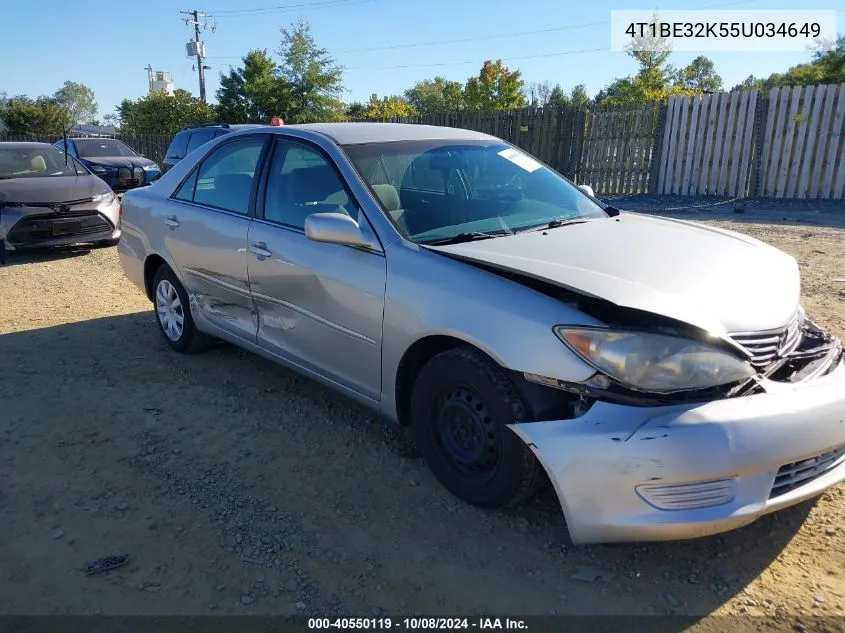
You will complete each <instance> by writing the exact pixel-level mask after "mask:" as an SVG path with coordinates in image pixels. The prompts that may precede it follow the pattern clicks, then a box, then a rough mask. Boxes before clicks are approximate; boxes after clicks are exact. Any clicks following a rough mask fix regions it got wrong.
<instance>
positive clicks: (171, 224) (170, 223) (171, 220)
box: [164, 215, 179, 229]
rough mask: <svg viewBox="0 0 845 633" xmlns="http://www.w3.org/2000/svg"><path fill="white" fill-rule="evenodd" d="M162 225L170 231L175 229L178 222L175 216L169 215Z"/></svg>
mask: <svg viewBox="0 0 845 633" xmlns="http://www.w3.org/2000/svg"><path fill="white" fill-rule="evenodd" d="M164 223H165V224H166V225H167V226H169V227H170V228H171V229H175V228H176V227H177V226H179V220H177V219H176V216H175V215H169V216H167V217H166V218H164Z"/></svg>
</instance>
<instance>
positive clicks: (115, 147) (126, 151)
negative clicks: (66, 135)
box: [73, 138, 138, 158]
mask: <svg viewBox="0 0 845 633" xmlns="http://www.w3.org/2000/svg"><path fill="white" fill-rule="evenodd" d="M73 142H74V143H76V151H77V152H78V153H79V155H80V156H82V158H99V157H107V156H137V155H138V154H136V153H135V152H134V151H132V149H131V148H130V147H129V146H128V145H125V144H124V143H121V142H120V141H117V140H115V139H109V138H77V139H73Z"/></svg>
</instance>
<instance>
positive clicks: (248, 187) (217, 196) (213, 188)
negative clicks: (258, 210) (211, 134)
mask: <svg viewBox="0 0 845 633" xmlns="http://www.w3.org/2000/svg"><path fill="white" fill-rule="evenodd" d="M263 146H264V138H261V137H252V138H245V139H243V140H236V141H233V142H231V143H225V144H224V145H221V146H220V147H217V148H216V149H215V150H214V151H212V152H211V153H210V154H209V155H208V156H206V157H205V159H204V160H203V162H202V164H200V166H199V168H198V169H196V170H195V172H194V174H192V175H191V177H190V178H188V180H186V181H185V183H184V184H183V185H182V187H180V189H179V191H178V192H177V193H176V196H175V197H176V198H177V199H178V200H185V201H193V202H195V203H197V204H203V205H206V206H209V207H216V208H218V209H225V210H226V211H233V212H235V213H241V214H243V215H246V214H247V213H248V212H249V199H250V195H251V193H252V183H253V180H254V179H255V171H256V168H257V167H258V160H259V158H260V156H261V148H262V147H263Z"/></svg>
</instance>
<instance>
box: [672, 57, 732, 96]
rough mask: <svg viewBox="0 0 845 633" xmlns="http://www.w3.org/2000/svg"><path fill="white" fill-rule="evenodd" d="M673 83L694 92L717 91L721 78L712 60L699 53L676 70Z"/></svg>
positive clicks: (719, 87)
mask: <svg viewBox="0 0 845 633" xmlns="http://www.w3.org/2000/svg"><path fill="white" fill-rule="evenodd" d="M675 85H677V86H680V87H681V88H684V89H686V90H694V91H695V92H719V91H721V90H722V78H721V77H720V76H719V75H718V73H716V69H715V66H714V64H713V60H712V59H710V58H709V57H705V56H704V55H699V56H698V57H696V58H695V59H694V60H692V61H691V62H690V63H689V64H688V65H686V66H684V67H683V68H681V69H680V70H679V71H678V73H677V75H676V77H675Z"/></svg>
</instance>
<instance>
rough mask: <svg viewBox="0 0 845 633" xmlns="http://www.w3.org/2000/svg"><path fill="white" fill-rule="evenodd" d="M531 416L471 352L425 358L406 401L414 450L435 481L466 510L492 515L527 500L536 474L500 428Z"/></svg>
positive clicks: (519, 445)
mask: <svg viewBox="0 0 845 633" xmlns="http://www.w3.org/2000/svg"><path fill="white" fill-rule="evenodd" d="M529 419H530V414H529V412H528V408H527V406H526V405H525V403H524V401H523V400H522V398H521V397H520V395H519V393H518V392H517V390H516V387H515V386H514V384H513V383H512V382H511V381H510V379H509V378H508V376H507V375H506V374H505V372H504V371H503V370H502V368H501V367H499V366H498V365H497V364H496V363H494V362H493V361H491V360H490V359H489V358H488V357H487V356H485V355H484V354H482V353H481V352H480V351H479V350H477V349H475V348H473V347H468V346H467V347H458V348H454V349H451V350H448V351H446V352H443V353H441V354H438V355H437V356H435V357H434V358H432V359H431V360H430V361H429V362H428V363H427V364H426V365H425V366H424V367H423V368H422V370H421V371H420V373H419V375H418V376H417V380H416V382H415V383H414V387H413V393H412V395H411V424H412V427H413V430H414V436H415V438H416V442H417V447H418V448H419V450H420V453H422V455H423V457H424V458H425V460H426V462H427V463H428V466H429V468H431V470H432V472H433V473H434V475H435V477H437V479H438V481H440V483H441V484H443V486H444V487H446V489H447V490H449V491H450V492H451V493H452V494H454V495H455V496H456V497H459V498H460V499H463V500H464V501H466V502H468V503H471V504H473V505H477V506H482V507H488V508H496V507H501V506H505V505H513V504H516V503H518V502H520V501H523V500H525V499H527V498H528V497H530V496H531V495H533V494H534V493H535V492H536V491H537V489H538V487H539V485H540V484H541V483H542V481H543V479H542V467H541V466H540V464H539V463H538V461H537V458H536V457H535V456H534V453H532V452H531V449H530V448H528V447H527V446H526V445H525V443H524V442H523V441H522V440H521V439H520V438H519V437H518V436H517V435H516V433H514V432H513V431H512V430H510V429H509V428H507V425H508V424H511V423H513V422H515V421H517V420H529Z"/></svg>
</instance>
